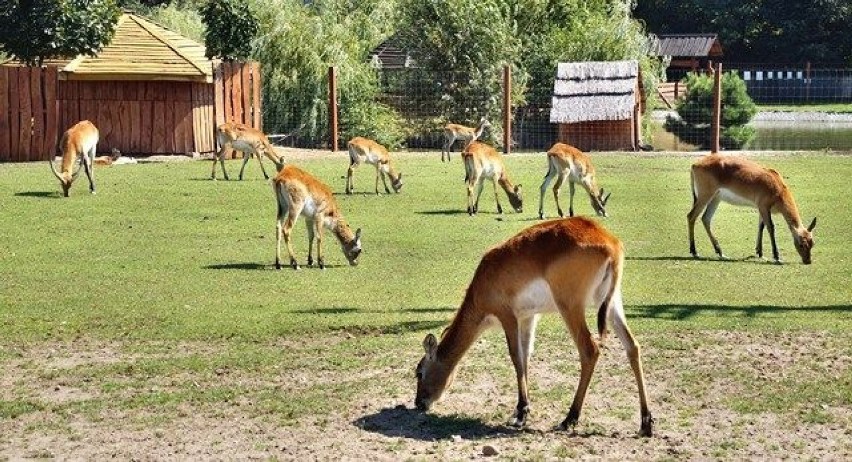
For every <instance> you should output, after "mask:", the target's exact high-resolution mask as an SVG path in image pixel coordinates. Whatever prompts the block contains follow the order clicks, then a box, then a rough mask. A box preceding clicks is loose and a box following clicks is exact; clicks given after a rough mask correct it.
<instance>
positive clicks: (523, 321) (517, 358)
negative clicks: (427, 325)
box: [414, 217, 654, 436]
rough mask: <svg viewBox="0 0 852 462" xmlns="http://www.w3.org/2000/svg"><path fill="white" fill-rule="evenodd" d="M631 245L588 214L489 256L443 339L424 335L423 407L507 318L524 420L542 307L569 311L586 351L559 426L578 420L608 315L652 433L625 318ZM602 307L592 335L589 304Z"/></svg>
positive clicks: (644, 429) (518, 421)
mask: <svg viewBox="0 0 852 462" xmlns="http://www.w3.org/2000/svg"><path fill="white" fill-rule="evenodd" d="M623 269H624V250H623V247H622V244H621V241H619V240H618V239H617V238H616V237H615V236H613V235H612V234H610V233H609V232H608V231H607V230H606V229H604V227H603V226H601V225H600V224H598V223H596V222H595V221H594V220H591V219H589V218H585V217H575V218H564V219H557V220H550V221H546V222H543V223H539V224H537V225H533V226H531V227H529V228H527V229H525V230H523V231H521V232H520V233H518V234H516V235H515V236H514V237H512V238H510V239H509V240H507V241H506V242H504V243H503V244H501V245H498V246H497V247H494V248H492V249H491V250H489V251H488V252H486V253H485V255H484V256H483V257H482V260H481V261H480V262H479V266H478V267H477V269H476V271H475V272H474V274H473V280H472V281H471V282H470V285H469V286H468V288H467V293H466V294H465V296H464V299H463V301H462V303H461V307H459V309H458V311H457V312H456V315H455V318H454V319H453V321H452V322H451V323H450V326H449V327H448V328H447V329H446V330H445V331H444V334H443V335H442V337H441V340H440V341H438V340H437V339H436V338H435V336H434V335H433V334H431V333H430V334H428V335H426V338H425V339H423V349H424V350H425V354H424V356H423V358H422V359H421V360H420V362H419V363H418V364H417V368H416V371H415V372H416V376H417V395H416V397H415V400H414V403H415V406H416V407H417V408H418V409H420V410H421V411H427V410H429V408H430V407H431V406H432V404H434V403H435V402H436V401H438V400H439V399H440V398H441V396H442V395H443V394H444V392H445V391H446V390H447V389H448V388H449V387H450V386H451V385H452V382H453V379H454V378H455V374H456V369H457V366H458V364H459V361H460V360H461V359H462V357H463V356H464V355H465V353H466V352H467V350H468V349H469V348H470V346H471V345H472V344H473V342H474V341H476V339H477V338H478V337H479V335H480V334H481V333H482V332H483V331H484V330H485V329H487V328H488V327H491V326H493V325H496V324H498V323H499V324H500V326H501V327H502V328H503V331H504V333H505V335H506V342H507V344H508V347H509V354H510V356H511V358H512V364H513V365H514V366H515V374H516V375H517V382H518V404H517V406H516V409H515V413H514V415H513V417H512V419H511V420H510V422H509V424H510V425H512V426H516V427H523V426H524V425H525V424H526V419H527V416H528V414H529V410H530V406H529V392H528V386H527V371H528V367H529V362H530V357H531V356H532V352H533V343H534V339H535V329H536V325H537V323H538V320H539V316H540V315H541V314H542V313H547V312H558V313H559V314H560V315H561V316H562V320H563V321H564V322H565V324H566V326H567V327H568V330H569V331H570V333H571V336H572V337H573V338H574V343H575V345H576V346H577V350H578V351H579V356H580V382H579V385H578V386H577V391H576V394H575V395H574V401H573V403H572V404H571V408H570V410H569V411H568V415H567V417H566V418H565V420H564V421H562V423H561V425H560V426H559V428H560V429H562V430H567V429H568V428H569V427H574V426H575V425H576V424H577V421H578V420H579V418H580V411H581V409H582V407H583V400H584V398H585V396H586V390H587V389H588V386H589V381H590V380H591V378H592V373H593V372H594V369H595V364H596V362H597V360H598V356H599V355H600V347H599V345H600V344H601V343H602V342H603V340H604V337H605V335H606V331H607V328H606V321H607V319H609V322H610V324H611V325H612V327H613V328H614V329H615V332H616V334H617V335H618V338H619V339H620V340H621V343H622V344H623V346H624V348H625V350H626V352H627V357H628V359H629V361H630V366H631V367H632V369H633V374H634V376H635V378H636V383H637V385H638V387H639V408H640V413H641V426H640V433H641V434H642V435H643V436H651V435H652V433H653V428H652V427H653V422H654V420H653V418H652V417H651V412H650V411H649V410H648V400H647V397H646V394H645V379H644V375H643V372H642V359H641V357H640V352H639V344H638V343H637V342H636V340H635V339H634V338H633V335H632V334H631V333H630V329H629V328H628V327H627V321H626V319H625V317H624V308H623V302H622V298H621V279H622V275H623ZM592 303H593V304H594V305H595V306H597V307H598V311H597V327H598V335H599V341H598V342H596V341H595V340H594V339H593V338H592V334H591V332H589V327H588V325H587V324H586V317H585V309H586V306H587V305H589V304H592Z"/></svg>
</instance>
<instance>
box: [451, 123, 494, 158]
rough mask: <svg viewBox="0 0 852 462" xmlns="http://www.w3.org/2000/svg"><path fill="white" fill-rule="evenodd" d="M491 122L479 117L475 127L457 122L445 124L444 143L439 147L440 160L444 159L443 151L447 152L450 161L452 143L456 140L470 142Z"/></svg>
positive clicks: (480, 134)
mask: <svg viewBox="0 0 852 462" xmlns="http://www.w3.org/2000/svg"><path fill="white" fill-rule="evenodd" d="M490 126H491V123H490V122H488V121H487V120H486V119H485V117H483V118H482V119H480V121H479V125H477V126H476V128H471V127H467V126H465V125H459V124H447V125H446V126H444V144H443V146H442V147H441V162H443V161H444V152H446V153H447V162H449V161H450V152H451V149H452V147H453V143H455V142H456V141H457V140H463V141H464V142H465V144H469V143H472V142H474V141H476V140H478V139H479V137H481V136H482V132H484V131H485V128H486V127H490Z"/></svg>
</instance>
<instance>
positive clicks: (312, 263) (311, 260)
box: [308, 257, 314, 266]
mask: <svg viewBox="0 0 852 462" xmlns="http://www.w3.org/2000/svg"><path fill="white" fill-rule="evenodd" d="M308 266H314V259H313V258H311V257H308Z"/></svg>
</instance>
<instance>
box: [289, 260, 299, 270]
mask: <svg viewBox="0 0 852 462" xmlns="http://www.w3.org/2000/svg"><path fill="white" fill-rule="evenodd" d="M290 267H291V268H293V269H294V270H298V269H299V263H297V262H296V259H290Z"/></svg>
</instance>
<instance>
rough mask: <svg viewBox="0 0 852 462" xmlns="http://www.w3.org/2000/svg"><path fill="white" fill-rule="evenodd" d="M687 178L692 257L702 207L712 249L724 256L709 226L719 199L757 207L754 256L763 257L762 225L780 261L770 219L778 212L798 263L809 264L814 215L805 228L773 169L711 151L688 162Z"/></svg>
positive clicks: (781, 180)
mask: <svg viewBox="0 0 852 462" xmlns="http://www.w3.org/2000/svg"><path fill="white" fill-rule="evenodd" d="M691 178H692V210H690V211H689V214H687V216H686V217H687V221H688V224H689V253H691V254H692V256H693V257H696V258H697V257H698V252H697V251H696V250H695V220H696V219H697V218H698V214H699V213H701V211H702V210H703V211H704V214H703V215H702V216H701V222H702V223H704V229H705V230H707V235H708V236H709V237H710V242H711V243H712V244H713V249H714V250H715V251H716V254H717V255H719V258H727V257H725V255H724V254H723V253H722V248H721V247H719V241H718V240H716V237H715V236H714V235H713V231H711V229H710V222H711V221H712V220H713V214H715V213H716V208H717V207H718V206H719V202H721V201H725V202H727V203H729V204H734V205H743V206H751V207H756V208H757V211H758V212H759V214H760V218H759V221H758V226H757V246H756V247H755V252H756V253H757V256H758V258H763V228H764V227H766V228H767V229H768V230H769V240H770V242H771V243H772V257H773V258H774V260H775V262H776V263H781V258H780V257H779V255H778V247H777V246H776V244H775V224H774V223H773V222H772V214H773V213H780V214H781V216H783V217H784V220H785V221H786V222H787V226H788V227H789V228H790V232H791V233H792V235H793V245H795V247H796V250H797V251H798V252H799V256H801V257H802V263H804V264H806V265H810V264H811V249H812V248H813V246H814V239H813V234H812V232H813V230H814V227H816V218H814V219H813V221H811V224H810V226H808V227H807V228H805V227H804V226H802V220H801V218H800V217H799V209H798V207H796V202H795V201H794V200H793V194H792V193H791V192H790V188H788V187H787V185H786V184H785V183H784V180H783V179H782V178H781V175H780V174H779V173H778V172H777V171H775V170H773V169H771V168H765V167H763V166H761V165H759V164H757V163H756V162H752V161H750V160H747V159H743V158H740V157H732V156H721V155H718V154H711V155H708V156H705V157H702V158H701V159H699V160H698V161H696V162H695V163H694V164H693V165H692V172H691Z"/></svg>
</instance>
